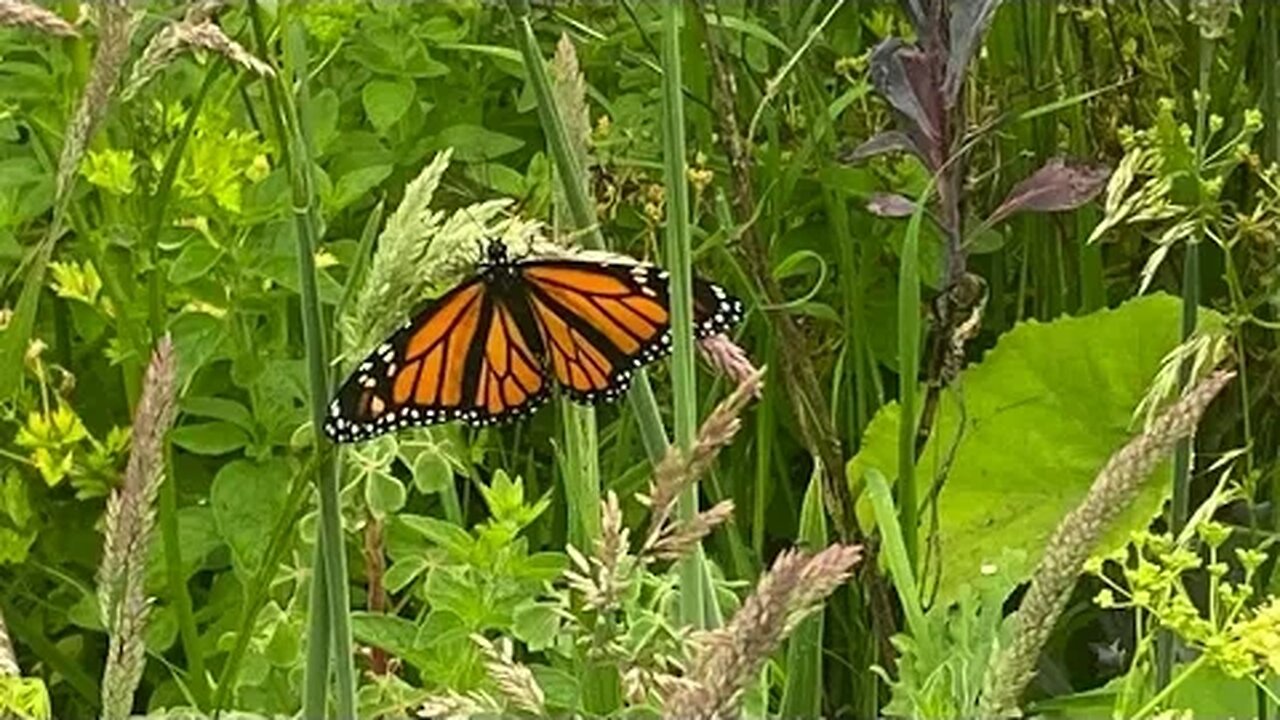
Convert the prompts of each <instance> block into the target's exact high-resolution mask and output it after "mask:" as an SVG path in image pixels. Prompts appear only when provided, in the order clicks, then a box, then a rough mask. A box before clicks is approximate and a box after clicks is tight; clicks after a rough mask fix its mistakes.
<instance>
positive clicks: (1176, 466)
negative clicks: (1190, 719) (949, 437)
mask: <svg viewBox="0 0 1280 720" xmlns="http://www.w3.org/2000/svg"><path fill="white" fill-rule="evenodd" d="M1213 49H1214V41H1213V39H1212V38H1208V37H1203V36H1199V50H1200V57H1199V62H1198V63H1197V65H1198V70H1199V78H1200V81H1199V98H1198V99H1197V100H1196V103H1195V106H1196V135H1195V138H1196V146H1195V153H1196V164H1195V167H1196V188H1197V193H1198V192H1199V188H1200V177H1199V174H1200V171H1201V168H1202V167H1203V166H1204V162H1205V151H1206V149H1207V146H1208V143H1209V137H1208V120H1209V118H1208V114H1209V89H1210V88H1209V80H1210V76H1211V75H1212V70H1213ZM1199 222H1200V231H1199V232H1197V233H1195V234H1194V235H1193V236H1192V237H1191V238H1190V239H1189V240H1188V241H1187V243H1186V245H1185V257H1184V259H1183V268H1182V271H1183V274H1182V327H1181V339H1180V342H1184V343H1185V342H1187V341H1188V340H1189V339H1190V338H1191V336H1192V335H1193V334H1194V333H1195V331H1196V319H1197V316H1198V314H1199V312H1200V243H1199V240H1198V238H1201V237H1204V236H1205V228H1204V218H1203V214H1202V216H1201V218H1200V221H1199ZM1191 369H1192V360H1191V359H1190V358H1187V359H1184V360H1183V361H1182V366H1181V367H1179V368H1178V386H1179V388H1181V389H1184V390H1185V389H1186V387H1187V386H1188V384H1189V383H1190V382H1191V381H1192V377H1191ZM1193 442H1194V440H1193V438H1190V437H1186V438H1183V439H1181V440H1179V441H1178V444H1177V445H1176V446H1175V447H1174V451H1173V471H1172V472H1173V477H1172V483H1173V489H1172V500H1171V501H1170V503H1169V528H1170V530H1171V531H1172V532H1173V533H1174V534H1175V535H1176V534H1177V533H1179V532H1181V531H1182V528H1183V526H1185V525H1186V523H1187V514H1188V513H1189V512H1190V484H1191V462H1192V457H1191V453H1192V443H1193ZM1176 643H1177V640H1176V638H1174V636H1173V634H1172V633H1171V632H1170V631H1168V630H1161V631H1160V633H1159V636H1158V637H1157V644H1156V689H1157V690H1158V689H1160V688H1164V687H1166V686H1167V685H1168V684H1169V681H1170V679H1171V678H1172V677H1173V661H1174V657H1173V656H1174V650H1175V645H1176Z"/></svg>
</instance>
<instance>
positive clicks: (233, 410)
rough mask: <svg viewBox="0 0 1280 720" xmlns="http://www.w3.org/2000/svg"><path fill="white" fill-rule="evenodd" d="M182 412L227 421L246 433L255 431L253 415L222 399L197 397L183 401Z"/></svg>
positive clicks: (246, 409) (247, 410) (238, 404)
mask: <svg viewBox="0 0 1280 720" xmlns="http://www.w3.org/2000/svg"><path fill="white" fill-rule="evenodd" d="M181 407H182V411H183V412H184V413H187V414H188V415H195V416H198V417H206V418H213V419H214V420H225V421H227V422H229V423H234V424H236V425H238V426H239V427H241V428H243V429H244V431H245V432H252V431H253V426H254V423H253V415H251V414H250V413H249V409H248V408H246V407H245V406H244V405H241V404H240V403H238V402H236V401H235V400H229V399H227V398H221V397H209V396H195V397H185V398H183V399H182V405H181Z"/></svg>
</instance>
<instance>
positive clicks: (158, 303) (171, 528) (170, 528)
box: [147, 63, 222, 710]
mask: <svg viewBox="0 0 1280 720" xmlns="http://www.w3.org/2000/svg"><path fill="white" fill-rule="evenodd" d="M221 68H222V63H215V64H214V65H213V67H211V68H209V71H208V72H206V73H205V77H204V82H203V83H202V84H201V85H200V90H199V91H197V93H196V96H195V98H194V99H193V100H192V101H191V107H190V109H189V110H188V111H187V119H186V122H185V123H183V125H182V130H181V131H180V132H179V133H178V136H177V138H175V139H174V142H173V147H172V148H170V149H169V156H168V157H167V158H166V159H165V163H164V168H163V169H162V170H161V172H160V181H159V183H158V184H157V186H156V193H155V195H154V196H153V197H152V198H151V213H152V214H151V221H150V224H149V227H148V234H147V251H148V254H149V255H150V258H151V275H150V278H149V293H148V294H149V296H150V298H149V299H150V302H149V305H150V324H151V337H152V341H153V342H154V341H155V339H156V338H159V337H160V335H161V334H163V333H164V326H165V306H164V273H163V272H161V270H160V231H161V229H162V227H163V226H164V218H165V208H166V207H167V206H168V204H169V195H170V193H171V191H172V189H173V182H174V179H175V178H176V177H177V174H178V168H179V167H180V166H181V165H182V156H183V153H184V151H185V149H186V146H187V140H188V139H189V138H190V137H191V132H192V131H193V130H194V129H195V124H196V119H197V118H198V117H199V115H200V108H201V107H202V106H203V105H204V101H205V98H206V97H208V95H209V90H210V89H211V88H212V87H213V83H214V81H215V80H216V79H217V77H218V73H219V71H220V69H221ZM166 445H167V443H166ZM166 453H168V454H171V453H172V449H171V448H168V447H166ZM166 467H167V468H168V472H167V473H166V475H167V477H166V478H165V480H164V482H163V483H162V484H161V485H160V534H161V537H162V539H163V540H164V562H165V575H166V578H167V580H168V584H169V596H170V601H171V602H172V603H173V606H174V608H175V610H176V611H177V613H178V630H179V634H180V636H181V638H182V651H183V653H184V654H185V655H186V658H187V670H188V672H187V683H188V686H189V687H190V689H191V695H192V697H193V698H194V699H195V701H196V705H197V706H198V707H199V708H200V709H202V710H207V709H208V708H209V695H210V692H211V690H210V688H209V677H208V674H207V672H206V671H205V665H204V650H203V649H202V648H201V647H200V632H199V629H198V628H197V627H196V620H195V614H194V611H193V609H192V604H191V592H190V590H189V589H188V587H187V579H186V576H185V575H184V573H183V570H182V546H181V541H180V535H179V532H178V486H177V482H178V478H177V477H176V476H175V475H174V473H173V462H172V461H170V462H168V463H166Z"/></svg>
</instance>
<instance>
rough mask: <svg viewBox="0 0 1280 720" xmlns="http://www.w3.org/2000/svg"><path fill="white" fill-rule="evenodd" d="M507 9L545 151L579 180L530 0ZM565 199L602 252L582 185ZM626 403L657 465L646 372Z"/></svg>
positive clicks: (659, 437) (660, 434)
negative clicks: (512, 23)
mask: <svg viewBox="0 0 1280 720" xmlns="http://www.w3.org/2000/svg"><path fill="white" fill-rule="evenodd" d="M507 7H508V8H509V9H510V11H511V15H512V16H513V17H514V18H515V21H516V38H515V39H516V45H517V46H519V48H520V55H521V56H522V58H523V59H524V66H525V71H526V72H528V73H529V80H530V82H531V83H532V85H533V94H534V97H535V98H536V99H537V101H538V119H539V120H540V121H541V124H542V131H543V133H545V134H546V136H547V146H548V148H549V149H550V151H551V159H552V160H553V161H554V162H555V165H556V172H558V173H559V175H560V177H561V178H565V179H566V180H567V179H569V178H581V177H583V172H584V170H583V168H582V167H580V164H579V163H578V158H577V157H576V156H575V155H574V154H573V152H572V150H571V149H570V146H569V135H568V132H567V131H566V130H565V125H564V119H563V118H561V117H560V113H559V112H558V110H557V109H556V102H555V97H554V96H553V95H552V93H551V80H550V78H548V77H547V69H546V67H545V65H544V63H543V60H542V55H541V53H540V51H539V50H538V38H537V36H536V35H534V32H533V24H532V21H531V20H530V17H529V12H530V10H529V3H528V0H507ZM564 195H565V201H566V203H567V204H568V205H569V213H570V219H571V220H572V221H573V225H574V227H575V228H576V229H577V230H579V231H580V232H581V233H582V237H583V239H584V240H585V241H586V244H587V245H589V246H591V247H592V248H594V249H597V250H602V249H604V247H605V243H604V236H603V235H602V234H601V232H600V227H599V224H598V223H597V221H596V211H595V207H594V206H593V205H592V203H591V199H590V198H588V197H587V194H586V192H585V191H584V190H583V188H582V185H581V184H579V183H576V182H567V181H566V182H565V183H564ZM629 400H630V402H631V408H632V411H633V412H634V413H635V414H636V419H637V421H638V422H639V424H640V433H641V437H642V438H643V440H644V446H645V450H646V452H648V454H649V460H650V461H651V462H653V463H655V464H656V463H657V462H658V461H659V460H661V459H662V457H663V456H664V455H666V452H667V431H666V429H665V428H664V427H663V425H662V414H661V413H660V412H659V410H658V402H657V400H656V399H655V398H654V395H653V388H652V386H650V384H649V376H648V374H647V373H645V372H643V371H640V372H637V373H636V374H635V379H634V381H633V382H632V384H631V391H630V393H629Z"/></svg>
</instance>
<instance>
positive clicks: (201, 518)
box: [146, 505, 222, 592]
mask: <svg viewBox="0 0 1280 720" xmlns="http://www.w3.org/2000/svg"><path fill="white" fill-rule="evenodd" d="M220 547H222V536H221V535H219V534H218V528H217V524H216V522H215V521H214V518H213V511H212V510H211V509H210V508H208V507H205V506H200V505H188V506H186V507H183V508H180V509H179V510H178V548H179V550H180V551H181V553H182V575H183V577H184V578H189V577H191V576H192V575H193V574H195V572H196V570H199V569H200V567H201V566H203V565H204V562H205V559H206V558H208V557H209V555H210V553H212V552H213V551H214V550H217V549H218V548H220ZM164 550H165V548H164V537H163V535H161V534H160V533H156V535H155V539H154V540H153V541H152V543H151V550H150V552H149V553H148V557H147V581H146V584H147V588H149V589H154V590H155V591H157V592H165V591H167V586H166V585H165V583H166V581H167V577H166V575H165V572H166V570H165V558H164Z"/></svg>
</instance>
